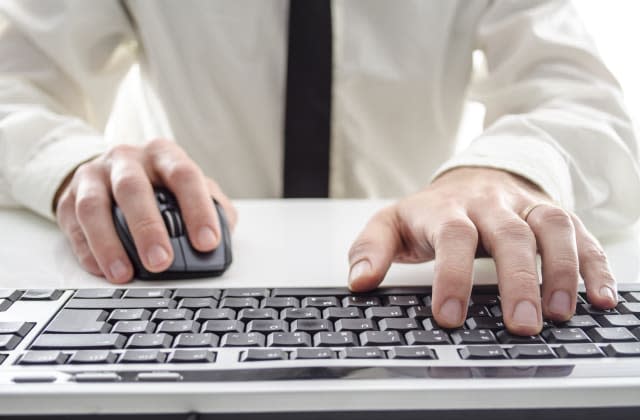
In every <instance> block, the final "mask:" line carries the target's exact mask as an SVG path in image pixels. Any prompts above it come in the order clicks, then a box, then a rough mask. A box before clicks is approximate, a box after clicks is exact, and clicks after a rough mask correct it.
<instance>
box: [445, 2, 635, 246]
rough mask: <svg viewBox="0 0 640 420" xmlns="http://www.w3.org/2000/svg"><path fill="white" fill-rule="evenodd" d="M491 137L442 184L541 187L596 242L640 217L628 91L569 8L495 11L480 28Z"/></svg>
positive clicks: (466, 154)
mask: <svg viewBox="0 0 640 420" xmlns="http://www.w3.org/2000/svg"><path fill="white" fill-rule="evenodd" d="M477 42H478V44H477V47H478V49H480V50H482V51H483V52H484V54H485V56H486V59H487V67H488V69H487V70H488V74H487V75H486V77H484V78H482V79H481V81H480V82H479V83H477V85H475V86H473V87H472V95H473V97H474V98H475V99H477V100H479V101H480V102H482V103H483V104H484V105H485V106H486V109H487V114H486V117H485V131H484V132H483V133H482V134H481V135H480V136H479V137H478V138H476V139H475V140H474V141H473V142H472V143H471V145H470V146H469V147H468V148H467V149H466V150H464V151H462V152H461V153H460V154H458V155H456V156H454V157H453V158H452V159H451V160H449V161H448V162H446V163H445V164H444V165H443V166H442V167H441V168H440V169H439V170H438V171H437V173H436V175H435V177H437V176H438V175H440V174H442V173H443V172H445V171H447V170H450V169H452V168H456V167H460V166H484V167H492V168H497V169H503V170H507V171H510V172H512V173H515V174H518V175H520V176H523V177H525V178H527V179H529V180H530V181H532V182H534V183H535V184H537V185H539V186H540V187H541V188H542V189H543V190H545V192H547V193H548V194H549V195H550V196H551V197H552V198H553V199H554V200H556V201H558V202H559V203H560V205H562V206H563V207H564V208H566V209H568V210H573V211H575V213H576V214H577V215H578V216H579V217H580V218H581V219H582V220H583V222H585V224H586V225H587V227H588V228H589V229H590V230H591V231H592V232H593V233H594V234H596V235H602V234H606V233H611V232H614V231H618V230H621V229H622V228H624V227H628V226H629V225H631V224H632V223H634V222H635V221H636V220H637V219H638V216H639V215H640V173H639V170H638V164H637V159H638V144H637V141H636V138H635V135H634V133H633V126H632V123H631V121H630V119H629V116H628V115H627V113H626V111H625V109H624V105H623V98H622V94H621V92H620V88H619V86H618V84H617V82H616V81H615V79H614V77H613V76H612V75H611V73H610V72H609V71H608V70H607V68H606V66H605V65H604V64H603V62H602V60H601V59H600V58H599V56H598V54H597V51H596V48H595V46H594V45H593V42H592V41H591V39H590V37H589V36H588V35H587V33H586V32H585V30H584V28H583V26H582V24H581V22H580V20H579V18H578V16H577V13H576V11H575V10H574V9H573V7H572V5H571V4H570V3H569V2H568V1H559V0H558V1H540V0H538V1H534V0H530V1H500V0H498V1H495V2H493V3H491V4H490V6H489V7H488V8H487V10H486V12H485V14H484V15H483V17H482V18H481V20H480V22H479V24H478V30H477Z"/></svg>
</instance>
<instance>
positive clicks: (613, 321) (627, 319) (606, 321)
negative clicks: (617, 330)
mask: <svg viewBox="0 0 640 420" xmlns="http://www.w3.org/2000/svg"><path fill="white" fill-rule="evenodd" d="M598 320H599V321H600V325H602V326H603V327H627V328H633V327H640V319H638V317H637V316H635V315H632V314H626V315H603V316H601V317H599V318H598Z"/></svg>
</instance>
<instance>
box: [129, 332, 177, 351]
mask: <svg viewBox="0 0 640 420" xmlns="http://www.w3.org/2000/svg"><path fill="white" fill-rule="evenodd" d="M172 341H173V339H172V337H171V336H170V335H169V334H164V333H162V334H134V335H132V336H131V338H130V339H129V342H128V343H127V348H128V349H161V348H168V347H171V342H172Z"/></svg>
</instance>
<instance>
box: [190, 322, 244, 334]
mask: <svg viewBox="0 0 640 420" xmlns="http://www.w3.org/2000/svg"><path fill="white" fill-rule="evenodd" d="M243 331H244V323H243V322H240V321H227V320H225V321H216V320H211V321H207V322H205V323H204V325H203V326H202V330H201V331H200V332H212V333H217V334H223V333H228V332H238V333H240V332H243Z"/></svg>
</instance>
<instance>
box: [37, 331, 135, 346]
mask: <svg viewBox="0 0 640 420" xmlns="http://www.w3.org/2000/svg"><path fill="white" fill-rule="evenodd" d="M126 341H127V338H126V337H125V336H124V335H122V334H43V335H41V336H40V337H38V338H37V339H36V341H34V342H33V344H32V345H31V348H32V349H35V350H48V349H121V348H122V347H123V346H124V344H125V343H126Z"/></svg>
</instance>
